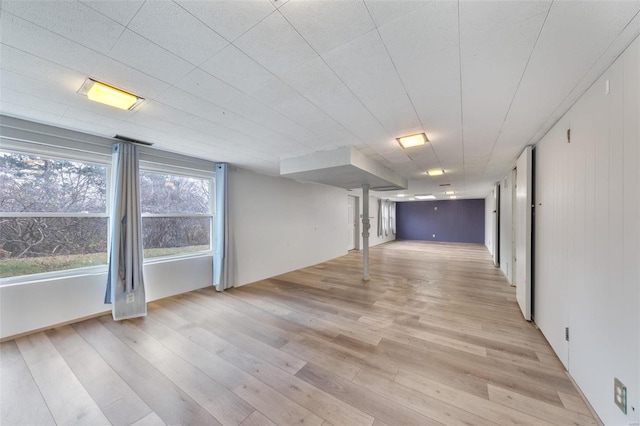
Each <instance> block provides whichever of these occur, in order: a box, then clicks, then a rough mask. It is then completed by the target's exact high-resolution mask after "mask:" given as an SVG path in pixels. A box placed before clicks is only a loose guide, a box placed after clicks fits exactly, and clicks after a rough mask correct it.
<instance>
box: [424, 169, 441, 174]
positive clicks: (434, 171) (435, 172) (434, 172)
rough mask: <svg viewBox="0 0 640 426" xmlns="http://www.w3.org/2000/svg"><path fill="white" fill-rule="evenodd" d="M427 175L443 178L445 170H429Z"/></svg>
mask: <svg viewBox="0 0 640 426" xmlns="http://www.w3.org/2000/svg"><path fill="white" fill-rule="evenodd" d="M427 174H428V175H429V176H442V175H443V174H444V170H442V169H433V170H428V171H427Z"/></svg>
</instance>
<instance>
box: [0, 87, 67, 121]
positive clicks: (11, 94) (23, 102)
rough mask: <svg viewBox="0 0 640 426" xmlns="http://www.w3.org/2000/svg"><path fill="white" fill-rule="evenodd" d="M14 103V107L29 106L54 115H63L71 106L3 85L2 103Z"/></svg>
mask: <svg viewBox="0 0 640 426" xmlns="http://www.w3.org/2000/svg"><path fill="white" fill-rule="evenodd" d="M5 103H7V104H12V105H13V107H21V108H29V109H33V110H38V111H47V112H49V113H51V114H52V115H57V116H62V114H64V112H65V111H66V110H67V109H68V108H69V107H68V106H67V105H64V104H62V103H60V102H57V101H55V100H53V101H52V100H49V99H45V98H42V97H40V96H34V95H30V94H27V93H24V92H20V91H17V90H13V89H9V88H7V87H2V104H3V106H4V104H5Z"/></svg>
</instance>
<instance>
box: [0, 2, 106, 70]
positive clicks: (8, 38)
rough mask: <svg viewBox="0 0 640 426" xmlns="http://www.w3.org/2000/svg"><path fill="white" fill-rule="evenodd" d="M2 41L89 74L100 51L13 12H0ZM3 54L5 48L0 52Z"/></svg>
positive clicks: (3, 43)
mask: <svg viewBox="0 0 640 426" xmlns="http://www.w3.org/2000/svg"><path fill="white" fill-rule="evenodd" d="M0 26H1V27H2V45H3V46H5V45H7V46H12V47H14V48H16V49H19V50H21V51H23V52H27V53H30V54H32V55H34V56H38V57H41V58H44V59H47V60H49V61H51V62H55V63H56V64H59V65H63V66H65V67H67V68H71V69H73V70H76V71H79V72H82V73H85V74H88V73H90V72H91V71H92V70H93V67H94V66H95V64H96V63H97V62H98V60H99V58H100V54H99V53H97V52H95V51H93V50H91V49H88V48H86V47H84V46H81V45H79V44H78V43H76V42H74V41H71V40H68V39H66V38H64V37H61V36H59V35H57V34H55V33H52V32H51V31H48V30H46V29H44V28H41V27H39V26H37V25H35V24H32V23H31V22H27V21H25V20H24V19H22V18H18V17H17V16H15V15H12V14H10V13H1V14H0ZM0 54H2V52H0Z"/></svg>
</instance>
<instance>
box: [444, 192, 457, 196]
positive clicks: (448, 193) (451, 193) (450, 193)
mask: <svg viewBox="0 0 640 426" xmlns="http://www.w3.org/2000/svg"><path fill="white" fill-rule="evenodd" d="M455 193H456V191H446V192H445V194H447V195H453V194H455Z"/></svg>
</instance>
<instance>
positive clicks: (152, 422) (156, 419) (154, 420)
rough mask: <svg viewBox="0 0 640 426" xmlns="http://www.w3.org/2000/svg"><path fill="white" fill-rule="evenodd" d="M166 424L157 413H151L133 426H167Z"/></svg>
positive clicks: (132, 425)
mask: <svg viewBox="0 0 640 426" xmlns="http://www.w3.org/2000/svg"><path fill="white" fill-rule="evenodd" d="M165 425H166V423H165V422H163V421H162V419H161V418H160V416H158V415H157V414H156V413H154V412H151V413H149V414H147V415H146V416H144V417H143V418H141V419H140V420H138V421H137V422H135V423H132V424H131V426H165Z"/></svg>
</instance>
